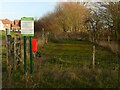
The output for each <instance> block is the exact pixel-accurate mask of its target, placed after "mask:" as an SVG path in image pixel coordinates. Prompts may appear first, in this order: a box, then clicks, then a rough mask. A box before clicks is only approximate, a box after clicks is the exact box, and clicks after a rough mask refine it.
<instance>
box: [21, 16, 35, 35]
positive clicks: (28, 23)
mask: <svg viewBox="0 0 120 90" xmlns="http://www.w3.org/2000/svg"><path fill="white" fill-rule="evenodd" d="M21 34H22V35H23V36H34V18H33V17H23V18H21Z"/></svg>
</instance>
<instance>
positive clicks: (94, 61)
mask: <svg viewBox="0 0 120 90" xmlns="http://www.w3.org/2000/svg"><path fill="white" fill-rule="evenodd" d="M94 67H95V45H93V68H94Z"/></svg>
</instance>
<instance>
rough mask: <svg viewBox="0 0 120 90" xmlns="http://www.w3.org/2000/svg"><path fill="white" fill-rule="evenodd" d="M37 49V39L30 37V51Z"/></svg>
mask: <svg viewBox="0 0 120 90" xmlns="http://www.w3.org/2000/svg"><path fill="white" fill-rule="evenodd" d="M37 51H38V39H37V38H32V52H37Z"/></svg>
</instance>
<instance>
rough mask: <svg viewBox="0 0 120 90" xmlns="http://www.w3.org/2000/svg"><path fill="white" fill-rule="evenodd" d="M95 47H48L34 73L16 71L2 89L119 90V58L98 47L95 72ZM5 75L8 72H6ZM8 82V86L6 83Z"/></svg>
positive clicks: (84, 44)
mask: <svg viewBox="0 0 120 90" xmlns="http://www.w3.org/2000/svg"><path fill="white" fill-rule="evenodd" d="M92 46H93V44H92V43H90V42H86V41H64V42H59V43H58V42H57V43H52V42H50V43H48V44H46V45H45V46H44V48H43V47H40V50H39V51H40V52H41V54H42V57H40V58H38V57H37V58H34V72H33V74H32V75H30V74H29V70H28V74H27V75H24V74H23V72H21V71H20V70H17V71H15V72H14V73H13V74H12V76H11V79H10V80H7V74H5V75H4V76H3V87H16V88H17V87H29V88H66V87H68V88H74V87H78V88H110V87H112V88H116V87H119V85H118V80H119V78H118V60H119V59H120V58H118V57H117V56H116V55H115V54H113V53H111V52H110V51H108V50H106V49H104V48H102V47H100V46H96V59H95V60H96V64H95V68H94V69H93V68H92ZM5 73H6V72H5ZM7 81H9V82H10V83H9V84H6V82H7Z"/></svg>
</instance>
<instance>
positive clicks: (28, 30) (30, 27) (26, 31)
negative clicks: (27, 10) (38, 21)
mask: <svg viewBox="0 0 120 90" xmlns="http://www.w3.org/2000/svg"><path fill="white" fill-rule="evenodd" d="M21 34H22V36H24V73H26V71H27V70H26V67H27V66H26V63H27V62H26V58H27V56H26V36H29V37H30V73H31V74H32V72H33V60H32V37H33V36H34V18H33V17H22V18H21Z"/></svg>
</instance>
